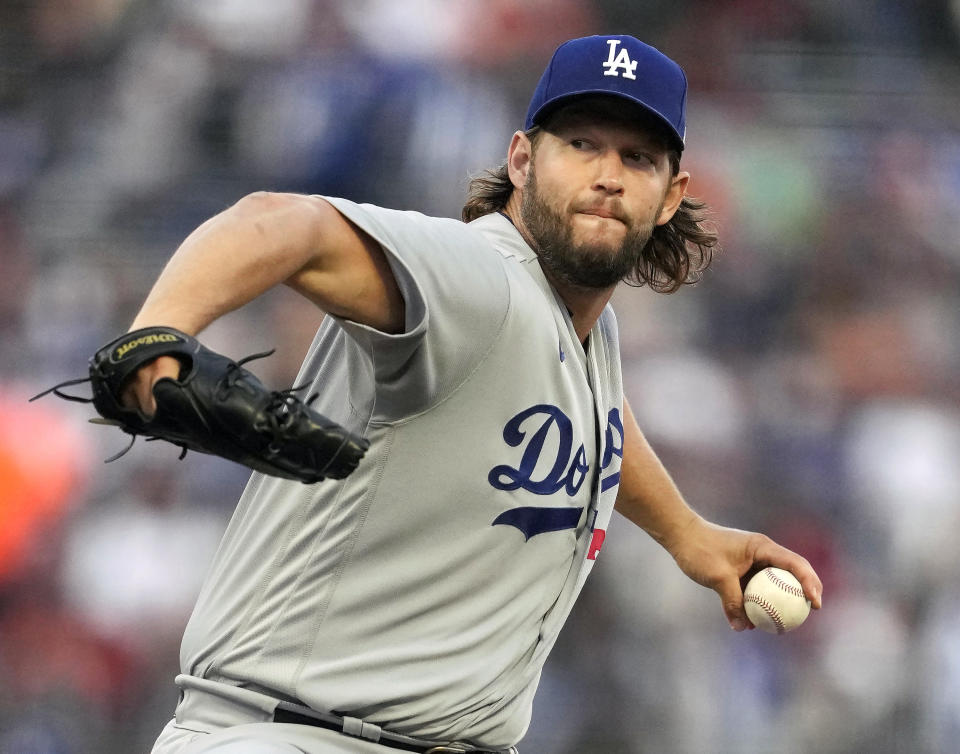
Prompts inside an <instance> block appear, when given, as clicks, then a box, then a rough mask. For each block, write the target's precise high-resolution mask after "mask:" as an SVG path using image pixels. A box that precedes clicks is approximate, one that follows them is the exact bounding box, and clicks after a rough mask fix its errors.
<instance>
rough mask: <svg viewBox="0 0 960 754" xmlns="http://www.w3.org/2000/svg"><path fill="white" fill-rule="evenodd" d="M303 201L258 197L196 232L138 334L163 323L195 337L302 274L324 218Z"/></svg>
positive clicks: (156, 291) (155, 292) (175, 259)
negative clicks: (218, 319)
mask: <svg viewBox="0 0 960 754" xmlns="http://www.w3.org/2000/svg"><path fill="white" fill-rule="evenodd" d="M303 199H304V200H305V201H303V202H299V201H297V200H296V199H295V198H294V199H293V200H291V197H285V198H284V200H277V199H275V198H272V197H271V196H270V195H267V194H253V195H251V196H248V197H246V198H244V199H242V200H241V201H239V202H238V203H237V204H235V205H234V206H232V207H230V208H229V209H227V210H225V211H224V212H221V213H220V214H218V215H216V216H215V217H213V218H211V219H210V220H208V221H207V222H205V223H204V224H203V225H201V226H200V227H199V228H197V229H196V230H195V231H193V232H192V233H191V234H190V235H189V236H188V237H187V238H186V240H184V242H183V243H182V244H181V245H180V247H179V248H178V249H177V251H176V252H175V253H174V255H173V256H172V257H171V259H170V261H169V262H168V263H167V265H166V267H165V268H164V270H163V272H162V273H161V275H160V277H159V278H158V279H157V281H156V283H155V284H154V286H153V289H152V290H151V291H150V294H149V296H148V297H147V299H146V301H145V302H144V304H143V307H142V308H141V309H140V312H139V313H138V314H137V317H136V319H134V321H133V324H132V326H131V329H136V328H140V327H147V326H150V325H161V324H162V325H168V326H171V327H175V328H177V329H179V330H183V331H184V332H187V333H190V334H192V335H195V334H197V333H198V332H200V331H201V330H203V329H204V328H205V327H207V325H209V324H210V323H211V322H213V321H214V320H215V319H217V318H218V317H220V316H222V315H224V314H226V313H227V312H230V311H233V310H234V309H237V308H239V307H241V306H243V305H244V304H246V303H248V302H249V301H251V300H253V299H254V298H256V297H257V296H259V295H260V294H262V293H264V292H265V291H267V290H268V289H270V288H273V287H274V286H276V285H278V284H280V283H283V282H286V281H287V280H289V279H290V278H291V277H292V276H294V275H296V274H297V273H298V272H299V271H300V270H302V269H303V268H304V266H305V265H307V264H308V262H310V261H311V260H312V259H313V256H314V254H315V252H316V236H317V230H316V227H317V226H316V218H315V216H314V212H313V210H312V208H311V205H310V203H309V202H310V201H311V200H309V198H308V197H303Z"/></svg>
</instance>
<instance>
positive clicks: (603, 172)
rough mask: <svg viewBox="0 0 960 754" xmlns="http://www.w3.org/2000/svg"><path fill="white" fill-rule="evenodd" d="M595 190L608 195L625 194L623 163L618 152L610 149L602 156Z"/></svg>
mask: <svg viewBox="0 0 960 754" xmlns="http://www.w3.org/2000/svg"><path fill="white" fill-rule="evenodd" d="M593 188H594V189H596V190H597V191H603V192H604V193H607V194H622V193H623V161H622V160H621V159H620V155H619V154H618V153H617V152H616V151H614V150H612V149H610V150H607V151H605V152H604V153H603V154H602V155H600V159H599V160H597V175H596V179H595V180H594V183H593Z"/></svg>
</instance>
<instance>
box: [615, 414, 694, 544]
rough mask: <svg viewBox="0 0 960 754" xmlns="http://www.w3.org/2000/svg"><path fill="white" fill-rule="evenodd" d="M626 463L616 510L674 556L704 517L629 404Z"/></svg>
mask: <svg viewBox="0 0 960 754" xmlns="http://www.w3.org/2000/svg"><path fill="white" fill-rule="evenodd" d="M623 433H624V437H623V463H622V466H621V469H620V491H619V493H618V495H617V503H616V509H617V511H618V512H620V513H621V514H623V515H624V516H626V518H628V519H629V520H631V521H632V522H633V523H635V524H636V525H637V526H639V527H640V528H641V529H643V530H644V531H646V532H647V533H648V534H649V535H650V536H651V537H653V539H655V540H656V541H657V542H658V543H660V545H662V546H663V547H664V548H666V549H667V550H668V551H669V552H670V553H671V554H674V549H675V545H676V543H677V542H679V541H680V539H681V538H682V535H683V532H684V530H686V529H688V528H689V527H690V526H691V525H692V524H694V523H695V522H697V521H700V520H701V519H700V516H699V515H698V514H697V513H696V512H695V511H693V510H692V509H691V508H690V506H689V505H687V503H686V502H685V501H684V499H683V496H682V495H681V494H680V491H679V490H678V489H677V486H676V484H674V482H673V479H671V478H670V475H669V473H668V472H667V470H666V469H665V468H664V466H663V464H662V463H661V462H660V459H659V458H658V457H657V455H656V453H654V451H653V448H651V447H650V444H649V443H648V442H647V439H646V438H645V437H644V436H643V433H642V432H641V431H640V427H639V426H638V424H637V422H636V419H635V418H634V416H633V412H632V411H631V410H630V406H629V404H628V403H627V402H626V401H624V405H623Z"/></svg>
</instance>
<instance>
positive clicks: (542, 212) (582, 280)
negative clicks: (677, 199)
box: [520, 169, 660, 289]
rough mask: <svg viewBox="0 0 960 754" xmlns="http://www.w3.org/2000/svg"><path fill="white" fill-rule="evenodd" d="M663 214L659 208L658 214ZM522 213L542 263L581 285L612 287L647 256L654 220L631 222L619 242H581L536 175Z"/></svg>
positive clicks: (559, 276)
mask: <svg viewBox="0 0 960 754" xmlns="http://www.w3.org/2000/svg"><path fill="white" fill-rule="evenodd" d="M659 214H660V212H659V210H658V211H657V213H656V214H655V215H654V217H656V216H658V215H659ZM520 216H521V218H522V219H523V224H524V226H525V227H526V229H527V232H528V233H529V234H530V236H531V239H530V240H532V241H533V243H534V250H535V251H536V252H537V256H538V257H539V259H540V264H541V265H543V267H544V268H545V269H546V270H547V271H548V272H549V273H550V274H551V275H552V276H553V277H554V278H556V279H557V280H559V281H561V282H563V283H566V284H568V285H573V286H576V287H578V288H590V289H604V288H610V287H612V286H614V285H616V284H617V283H619V282H620V281H621V280H623V279H624V278H626V277H627V276H628V275H629V274H630V273H631V272H632V271H633V270H634V269H635V268H636V266H637V263H638V262H639V261H640V259H641V258H642V257H643V250H644V248H646V246H647V243H648V242H649V241H650V238H651V236H652V235H653V228H654V222H653V220H652V219H651V220H649V221H647V222H643V223H636V222H633V223H630V224H629V225H628V227H627V232H626V235H625V236H624V237H623V240H622V241H621V242H620V244H619V245H618V246H615V245H614V246H612V245H611V244H609V243H601V242H583V243H577V242H575V241H574V239H573V225H572V223H571V222H570V221H569V220H565V218H564V217H563V215H561V213H560V212H559V211H557V210H555V209H554V208H553V207H551V206H550V205H549V204H548V203H547V201H546V200H545V199H544V197H543V196H541V194H540V191H539V187H538V186H537V179H536V175H535V174H534V172H533V170H532V169H531V170H530V172H529V174H528V175H527V181H526V185H525V186H524V191H523V200H522V202H521V205H520Z"/></svg>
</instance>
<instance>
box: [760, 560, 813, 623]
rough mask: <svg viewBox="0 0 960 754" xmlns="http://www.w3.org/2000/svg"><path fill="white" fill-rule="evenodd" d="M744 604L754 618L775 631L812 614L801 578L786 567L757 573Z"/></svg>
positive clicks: (802, 620)
mask: <svg viewBox="0 0 960 754" xmlns="http://www.w3.org/2000/svg"><path fill="white" fill-rule="evenodd" d="M743 606H744V609H745V610H746V612H747V617H748V618H749V619H750V622H751V623H752V624H753V625H755V626H756V627H757V628H760V629H763V630H764V631H766V632H767V633H771V634H785V633H786V632H787V631H792V630H793V629H795V628H796V627H797V626H799V625H800V624H801V623H803V622H804V621H805V620H806V619H807V615H809V614H810V600H808V599H807V598H806V597H805V596H804V594H803V587H801V586H800V582H799V581H797V579H796V577H795V576H794V575H793V574H792V573H790V572H789V571H784V570H783V569H782V568H772V567H770V568H764V569H763V570H762V571H760V572H758V573H756V574H754V575H753V577H752V578H751V579H750V581H749V582H747V588H746V589H744V591H743Z"/></svg>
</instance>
